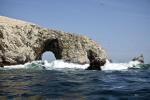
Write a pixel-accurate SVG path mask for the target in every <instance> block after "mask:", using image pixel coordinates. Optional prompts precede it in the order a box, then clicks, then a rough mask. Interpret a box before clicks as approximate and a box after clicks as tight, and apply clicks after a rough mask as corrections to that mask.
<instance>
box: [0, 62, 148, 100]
mask: <svg viewBox="0 0 150 100" xmlns="http://www.w3.org/2000/svg"><path fill="white" fill-rule="evenodd" d="M134 64H135V63H134ZM111 65H112V68H111V69H110V66H111ZM87 66H88V65H77V64H71V63H65V62H63V61H54V62H51V63H48V62H42V61H35V62H31V63H27V64H25V65H17V66H5V68H1V69H0V100H7V99H8V100H150V64H137V65H134V66H133V64H132V65H131V63H127V64H123V63H118V64H116V63H115V64H108V65H107V66H108V68H107V67H106V66H105V67H104V68H103V69H104V70H102V71H92V70H84V69H85V68H86V67H87ZM119 66H120V67H121V68H120V67H119ZM123 66H124V67H123ZM116 67H118V69H117V68H116ZM113 68H114V69H113Z"/></svg>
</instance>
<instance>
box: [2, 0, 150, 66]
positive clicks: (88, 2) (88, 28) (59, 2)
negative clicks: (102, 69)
mask: <svg viewBox="0 0 150 100" xmlns="http://www.w3.org/2000/svg"><path fill="white" fill-rule="evenodd" d="M0 15H1V16H7V17H12V18H16V19H21V20H25V21H28V22H32V23H35V24H38V25H40V26H42V27H46V28H52V29H57V30H61V31H65V32H72V33H75V34H82V35H86V36H88V37H90V38H92V39H93V40H95V41H96V42H98V43H99V44H100V45H102V47H104V48H105V50H106V51H107V53H108V56H109V58H111V59H112V60H113V61H114V62H127V61H130V60H131V59H132V58H133V57H135V56H138V55H140V54H141V53H142V54H144V57H145V62H146V63H150V53H149V52H150V0H0Z"/></svg>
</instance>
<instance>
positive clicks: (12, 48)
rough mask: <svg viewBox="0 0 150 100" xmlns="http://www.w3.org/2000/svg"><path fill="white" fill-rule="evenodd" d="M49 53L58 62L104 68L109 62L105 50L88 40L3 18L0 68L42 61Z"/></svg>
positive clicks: (0, 36)
mask: <svg viewBox="0 0 150 100" xmlns="http://www.w3.org/2000/svg"><path fill="white" fill-rule="evenodd" d="M45 51H51V52H53V53H54V55H55V57H56V59H63V60H64V61H68V62H72V63H79V64H85V63H90V65H91V66H95V65H97V66H101V65H103V63H102V62H104V61H105V60H106V58H107V57H106V52H105V50H104V49H103V48H102V47H101V46H100V45H99V44H98V43H96V42H95V41H93V40H92V39H90V38H88V37H86V36H80V35H75V34H71V33H67V32H62V31H58V30H52V29H46V28H42V27H39V26H38V25H35V24H31V23H28V22H24V21H20V20H15V19H11V18H7V17H2V16H0V66H5V65H14V64H24V63H26V62H29V61H33V60H40V59H41V56H42V54H43V53H44V52H45ZM92 68H93V67H92Z"/></svg>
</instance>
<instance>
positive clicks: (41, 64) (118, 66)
mask: <svg viewBox="0 0 150 100" xmlns="http://www.w3.org/2000/svg"><path fill="white" fill-rule="evenodd" d="M88 66H89V64H84V65H81V64H74V63H68V62H65V61H63V60H54V61H51V62H48V61H47V60H45V61H32V62H28V63H25V64H23V65H21V64H20V65H11V66H4V68H2V69H35V70H57V69H87V67H88ZM143 66H144V64H141V63H140V62H138V61H130V62H129V63H110V62H109V60H106V64H105V65H104V66H101V69H102V70H127V69H132V68H145V67H143Z"/></svg>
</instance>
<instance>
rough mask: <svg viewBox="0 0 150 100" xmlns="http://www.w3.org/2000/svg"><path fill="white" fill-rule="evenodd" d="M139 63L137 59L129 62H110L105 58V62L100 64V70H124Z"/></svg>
mask: <svg viewBox="0 0 150 100" xmlns="http://www.w3.org/2000/svg"><path fill="white" fill-rule="evenodd" d="M139 64H141V63H140V62H139V61H130V62H129V63H110V62H109V60H106V64H105V65H104V66H102V67H101V68H102V70H126V69H129V68H135V67H139V66H137V65H139Z"/></svg>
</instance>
